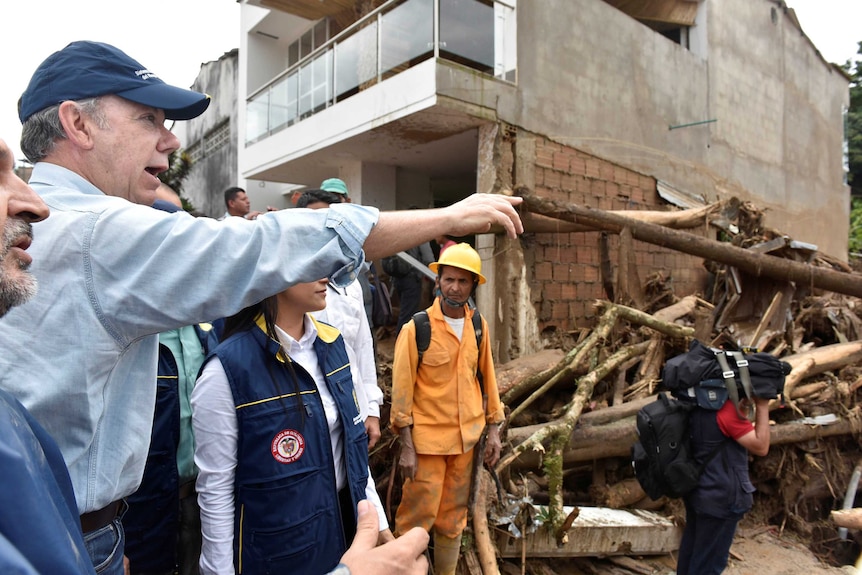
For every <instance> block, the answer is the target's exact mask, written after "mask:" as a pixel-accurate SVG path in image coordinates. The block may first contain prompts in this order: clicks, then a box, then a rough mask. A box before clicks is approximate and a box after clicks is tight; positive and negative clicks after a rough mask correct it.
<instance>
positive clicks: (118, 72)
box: [18, 42, 210, 124]
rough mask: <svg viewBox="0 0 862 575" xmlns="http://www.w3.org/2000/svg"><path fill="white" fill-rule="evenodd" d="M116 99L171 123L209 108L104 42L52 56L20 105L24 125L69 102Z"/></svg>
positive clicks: (201, 98) (81, 45)
mask: <svg viewBox="0 0 862 575" xmlns="http://www.w3.org/2000/svg"><path fill="white" fill-rule="evenodd" d="M105 94H113V95H115V96H120V97H121V98H125V99H126V100H131V101H132V102H137V103H138V104H143V105H144V106H150V107H152V108H160V109H162V110H164V112H165V117H166V118H167V119H168V120H191V119H192V118H196V117H197V116H200V115H201V114H202V113H203V112H204V110H206V109H207V106H209V103H210V98H209V96H207V95H205V94H200V93H198V92H193V91H191V90H184V89H183V88H177V87H175V86H170V85H168V84H165V83H164V82H163V81H162V80H161V79H160V78H159V77H158V76H157V75H156V74H154V73H153V72H151V71H150V70H148V69H147V68H145V67H144V66H143V65H141V64H140V63H138V62H137V61H136V60H134V59H132V58H130V57H129V56H128V55H127V54H126V53H124V52H123V51H122V50H119V49H117V48H115V47H114V46H111V45H110V44H103V43H101V42H72V43H71V44H69V45H68V46H66V47H65V48H63V49H62V50H60V51H59V52H54V53H53V54H51V55H50V56H48V58H47V59H45V61H44V62H42V65H41V66H39V68H38V69H37V70H36V72H35V73H34V74H33V77H32V78H31V79H30V84H29V86H27V90H26V91H25V92H24V94H23V95H22V96H21V99H20V100H19V102H18V118H19V119H20V120H21V123H22V124H23V123H24V122H26V121H27V119H28V118H30V116H32V115H33V114H35V113H36V112H40V111H42V110H44V109H46V108H49V107H51V106H55V105H57V104H60V103H62V102H64V101H65V100H83V99H84V98H93V97H96V96H104V95H105Z"/></svg>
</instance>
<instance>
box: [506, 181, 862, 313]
mask: <svg viewBox="0 0 862 575" xmlns="http://www.w3.org/2000/svg"><path fill="white" fill-rule="evenodd" d="M515 193H516V194H517V195H520V196H521V197H523V198H524V207H525V208H526V209H527V210H529V211H531V212H533V213H538V214H542V215H545V216H550V217H554V218H557V219H560V220H564V221H569V222H573V223H578V224H583V225H588V226H592V227H594V228H596V229H597V230H606V231H610V232H613V233H620V231H621V230H622V229H623V228H625V227H629V228H631V231H632V237H634V238H635V239H637V240H640V241H643V242H647V243H651V244H653V245H657V246H662V247H667V248H670V249H674V250H677V251H680V252H683V253H687V254H690V255H693V256H698V257H702V258H705V259H708V260H713V261H716V262H720V263H723V264H727V265H731V266H734V267H736V268H739V269H740V270H742V271H744V272H746V273H748V274H750V275H752V276H754V277H768V278H772V279H774V280H780V281H792V282H797V284H799V285H804V286H811V287H815V288H819V289H824V290H828V291H832V292H836V293H842V294H845V295H852V296H855V297H862V275H859V274H855V273H847V272H838V271H835V270H833V269H830V268H822V267H816V266H813V265H811V264H806V263H802V262H796V261H793V260H788V259H784V258H780V257H776V256H770V255H764V254H759V253H755V252H752V251H750V250H746V249H743V248H739V247H736V246H733V245H731V244H729V243H727V242H718V241H715V240H710V239H707V238H704V237H701V236H697V235H695V234H691V233H688V232H682V231H678V230H672V229H669V228H666V227H662V226H659V225H656V224H652V223H648V222H642V221H638V220H635V219H633V218H631V217H627V216H623V215H620V214H615V213H611V212H608V211H604V210H598V209H595V208H590V207H586V206H581V205H578V204H567V203H563V202H558V201H555V200H550V199H546V198H540V197H538V196H536V195H535V194H533V193H531V192H530V191H529V190H528V189H527V188H525V187H520V188H518V189H517V190H515Z"/></svg>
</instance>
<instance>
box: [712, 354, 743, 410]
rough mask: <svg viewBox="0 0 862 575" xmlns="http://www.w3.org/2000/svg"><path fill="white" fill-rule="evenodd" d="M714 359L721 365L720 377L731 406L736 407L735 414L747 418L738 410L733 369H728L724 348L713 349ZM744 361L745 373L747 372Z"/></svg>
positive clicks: (737, 396) (737, 395)
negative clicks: (731, 403)
mask: <svg viewBox="0 0 862 575" xmlns="http://www.w3.org/2000/svg"><path fill="white" fill-rule="evenodd" d="M715 359H716V361H718V365H720V366H721V377H722V378H723V379H724V385H725V387H727V394H728V396H729V397H730V401H732V402H733V407H735V408H736V414H737V415H739V417H742V418H743V419H748V418H747V417H744V416H743V415H742V412H741V411H740V410H739V390H738V389H737V388H736V379H735V377H734V373H733V370H732V369H730V364H729V363H727V355H726V353H725V351H724V350H721V349H718V350H715ZM747 363H748V362H746V373H747V372H748V367H747ZM749 384H751V380H749Z"/></svg>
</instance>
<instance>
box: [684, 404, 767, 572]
mask: <svg viewBox="0 0 862 575" xmlns="http://www.w3.org/2000/svg"><path fill="white" fill-rule="evenodd" d="M754 407H755V412H754V419H755V422H754V425H752V424H751V421H749V420H748V418H747V417H744V416H746V415H747V414H748V410H749V409H751V403H750V401H749V400H748V399H743V400H741V401H740V409H741V410H742V415H740V414H739V413H737V411H736V406H735V405H734V404H733V402H732V401H726V402H725V403H724V405H723V406H722V407H721V409H719V410H718V411H710V410H706V409H701V408H696V409H695V410H694V411H693V412H692V414H691V419H690V424H689V425H690V427H691V443H692V451H693V455H694V458H695V459H696V460H698V461H707V463H706V467H705V468H704V470H703V473H702V474H701V476H700V480H699V481H698V485H697V487H695V489H694V491H692V492H691V493H689V494H688V495H686V496H685V497H684V498H683V501H684V502H685V529H684V531H683V534H682V541H681V542H680V546H679V555H678V559H677V571H676V572H677V573H678V575H718V574H719V573H721V572H722V571H724V568H725V567H726V566H727V558H728V556H729V555H730V546H731V544H732V543H733V536H734V535H735V534H736V526H737V524H738V523H739V520H740V519H742V517H743V516H744V515H745V513H746V512H748V510H749V509H751V506H752V505H753V504H754V497H753V495H752V494H753V493H754V491H755V489H754V485H752V483H751V479H750V478H749V475H748V454H749V452H750V453H753V454H754V455H759V456H761V457H762V456H765V455H766V454H767V453H769V436H770V430H769V399H766V398H759V397H755V398H754ZM725 442H726V443H725ZM723 443H724V444H725V445H723V447H720V448H719V446H720V445H722V444H723ZM716 449H719V451H718V452H717V453H716V454H715V455H714V456H713V457H710V454H712V453H713V452H714V450H716Z"/></svg>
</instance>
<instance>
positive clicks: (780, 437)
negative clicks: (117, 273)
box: [372, 190, 862, 575]
mask: <svg viewBox="0 0 862 575" xmlns="http://www.w3.org/2000/svg"><path fill="white" fill-rule="evenodd" d="M521 193H522V195H525V196H527V197H526V201H525V205H526V206H527V208H528V209H530V210H531V211H532V212H534V213H539V214H542V215H544V216H548V217H554V218H559V219H562V220H565V221H568V222H572V223H576V224H578V225H586V226H591V227H592V228H593V229H602V230H606V231H611V232H614V233H619V232H620V230H622V229H624V228H625V229H627V230H630V233H631V234H632V237H634V238H635V239H640V240H642V241H648V242H655V243H658V242H660V243H661V245H663V246H665V247H671V248H674V249H680V250H681V251H685V252H686V253H690V254H692V255H697V256H701V257H704V258H706V261H707V262H708V264H707V265H708V266H709V269H710V271H711V272H712V273H713V274H714V277H715V282H714V284H713V289H711V290H710V293H709V294H708V295H703V294H701V295H686V296H684V297H679V296H678V295H677V294H674V293H673V291H672V289H671V288H670V285H671V282H669V281H668V280H667V278H664V277H662V276H661V275H658V274H657V275H655V276H652V277H650V278H647V280H646V282H645V283H644V285H643V286H642V288H641V290H640V292H639V293H642V294H646V295H647V297H642V298H637V299H638V300H640V302H641V306H640V307H638V306H637V305H633V304H634V302H633V301H632V298H628V297H627V292H626V291H618V292H617V294H616V297H615V298H614V297H613V296H612V295H611V294H609V295H611V297H610V298H609V299H607V300H599V301H596V302H595V309H596V317H597V321H596V323H595V325H594V326H593V327H592V328H591V329H584V330H580V331H578V332H575V333H572V334H567V336H568V337H564V338H559V339H560V341H559V346H560V347H559V348H558V349H546V350H544V351H542V352H540V353H538V354H535V355H533V356H529V357H522V358H519V359H517V360H515V361H512V362H510V363H508V364H505V365H502V366H499V367H498V374H497V375H498V383H499V387H500V393H501V397H502V399H503V402H504V404H505V405H506V407H507V410H508V418H507V421H506V427H505V429H504V439H505V445H506V448H505V449H504V453H503V457H502V459H501V461H500V463H499V464H498V465H497V466H496V468H495V469H494V470H486V471H485V475H484V477H483V481H482V482H480V485H478V486H476V488H477V490H478V492H477V495H476V499H475V505H474V506H472V507H471V512H472V525H471V527H472V530H471V538H470V541H469V543H470V544H469V545H467V548H468V552H467V553H466V554H465V559H466V561H465V562H464V564H463V565H462V569H466V571H465V572H469V573H477V574H478V573H484V574H485V575H488V574H490V573H498V572H499V570H500V569H501V568H502V570H503V571H507V572H508V571H511V572H521V573H523V572H525V569H526V568H527V567H528V566H530V565H531V567H529V568H530V572H542V573H554V571H553V570H552V568H551V567H550V566H549V565H548V564H546V563H542V564H541V567H539V566H538V564H536V563H535V562H536V561H540V562H541V561H543V559H539V558H552V557H582V556H593V557H607V556H616V557H617V558H616V559H614V560H613V563H614V569H615V570H616V571H615V572H618V573H632V572H635V573H637V572H652V571H651V570H650V569H651V568H650V567H648V566H646V565H645V564H640V566H639V565H638V561H637V560H636V558H637V557H639V556H641V555H650V554H662V553H664V554H665V555H667V554H668V553H669V552H671V551H673V550H675V548H676V547H675V545H677V544H678V537H679V533H680V528H679V524H680V523H681V522H682V521H683V520H684V516H685V513H684V509H683V508H682V504H681V502H680V501H679V500H668V499H662V500H658V501H653V500H651V499H650V498H649V497H647V496H646V494H645V493H644V492H643V490H642V489H641V488H640V485H639V484H638V482H637V480H636V479H635V478H634V475H633V472H632V468H631V458H630V454H631V447H632V445H633V444H634V442H635V440H636V430H635V414H636V413H637V411H638V410H639V409H640V408H641V407H642V406H644V405H645V404H647V403H648V402H651V401H654V400H655V394H656V392H657V391H659V390H660V389H661V381H660V374H661V368H662V366H663V365H664V363H665V360H666V359H669V358H671V357H673V356H675V355H678V354H681V353H685V352H686V351H687V350H688V347H689V344H690V343H691V341H692V340H693V339H698V340H700V341H702V342H703V343H705V344H708V345H710V346H713V347H720V346H725V347H727V346H730V347H731V348H738V347H745V346H748V347H755V348H758V349H759V350H760V351H765V352H768V353H771V354H773V355H775V356H776V357H781V359H782V360H783V361H786V362H788V363H790V364H791V365H792V367H793V371H792V372H791V374H790V375H789V376H788V377H787V379H786V383H785V399H784V401H779V400H774V401H773V402H772V403H773V405H771V407H770V409H771V413H772V419H773V421H774V426H773V428H772V441H771V445H772V447H771V449H770V453H769V455H768V456H766V457H763V458H754V459H753V460H752V463H751V475H752V480H753V482H754V484H755V486H756V487H757V493H756V495H755V506H754V509H753V510H752V512H751V513H750V514H749V521H753V522H754V523H755V524H760V525H762V526H775V528H776V529H777V530H778V531H779V533H780V532H783V531H784V530H786V529H787V530H790V531H792V532H794V533H795V534H798V535H800V536H802V538H803V539H804V540H806V541H808V542H809V546H810V548H811V549H812V550H813V551H814V552H815V553H816V554H817V555H818V556H819V557H821V559H823V560H824V561H826V562H829V563H832V564H834V565H841V564H848V563H852V562H854V561H855V560H856V558H857V557H858V556H859V551H860V547H859V543H858V541H856V540H854V539H853V536H854V535H855V534H856V533H858V532H857V531H855V530H851V532H850V535H851V537H850V538H849V539H845V537H846V530H844V531H840V530H839V525H838V524H837V523H836V521H835V520H833V519H832V518H830V512H831V511H833V510H836V509H841V508H842V507H852V504H853V497H854V496H855V492H856V489H857V486H856V485H855V484H853V481H852V477H853V476H854V467H856V473H855V476H856V477H855V479H856V483H858V476H859V474H860V470H862V463H860V465H858V466H857V462H862V447H860V442H859V438H860V435H862V410H860V407H859V405H858V404H859V400H860V388H862V319H860V317H862V316H860V315H859V312H860V310H862V300H860V299H859V297H860V296H862V276H860V275H857V274H854V273H852V272H851V270H850V269H849V267H848V266H846V265H845V264H843V263H841V262H836V261H833V260H831V259H829V258H826V257H824V256H823V255H822V254H819V253H818V252H817V251H816V248H814V247H813V246H810V245H807V244H802V243H798V242H794V241H793V240H791V239H789V238H787V237H786V236H785V235H783V234H780V233H778V232H776V231H774V230H769V229H766V228H764V227H763V226H762V224H761V222H762V214H761V213H760V212H759V211H758V210H757V209H756V208H755V207H754V206H752V205H751V204H740V203H738V202H736V203H735V204H734V205H733V213H734V217H733V218H732V219H729V218H727V210H726V209H719V208H718V207H717V208H716V209H710V210H706V211H703V210H702V211H701V212H702V213H704V214H709V213H713V214H720V215H719V216H718V217H717V218H716V219H717V220H721V221H722V222H723V224H722V225H724V226H725V228H724V229H726V230H727V233H728V236H727V237H730V238H731V241H730V242H718V241H712V240H708V239H705V238H702V237H699V236H693V235H691V234H686V233H685V232H679V231H676V230H672V229H669V228H666V227H663V226H662V225H659V224H655V223H650V222H647V221H643V220H635V219H632V218H629V217H627V216H625V215H621V214H619V213H613V212H602V211H600V210H594V209H590V208H584V207H581V206H573V205H562V204H559V203H557V202H552V201H549V200H542V199H539V198H535V197H532V196H529V194H526V193H524V191H523V190H522V191H521ZM724 208H726V206H724ZM629 214H631V213H629ZM634 215H636V214H634ZM684 235H687V236H690V237H683V236H684ZM692 238H697V239H696V240H692ZM767 254H768V255H767ZM628 291H631V290H628ZM612 300H613V301H612ZM644 302H647V303H644ZM380 367H381V369H380V375H381V384H382V386H383V387H384V389H385V391H386V393H387V394H388V391H389V390H388V389H387V387H388V382H389V375H390V373H391V371H390V366H389V365H386V361H385V358H384V361H382V362H381V366H380ZM382 417H383V418H384V421H385V420H386V419H385V418H386V417H387V415H386V414H385V413H384V414H383V415H382ZM397 449H398V446H397V442H396V441H395V438H394V437H393V436H392V434H391V432H388V433H387V434H385V435H384V438H383V440H382V441H381V443H380V446H379V447H378V448H377V449H376V450H375V453H374V454H373V456H372V472H373V474H374V476H375V478H376V479H377V480H378V488H380V489H381V491H382V492H384V493H385V496H386V497H385V500H386V504H387V506H388V508H389V509H394V507H395V506H396V505H397V500H398V487H399V486H400V483H401V479H400V477H398V476H397V469H396V467H397V466H396V465H394V463H395V462H396V461H397ZM848 485H849V486H850V487H851V489H850V490H849V491H848ZM848 493H849V495H848ZM845 500H846V501H849V503H845ZM610 526H613V528H611V527H610ZM842 536H843V537H842ZM501 558H502V559H501Z"/></svg>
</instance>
